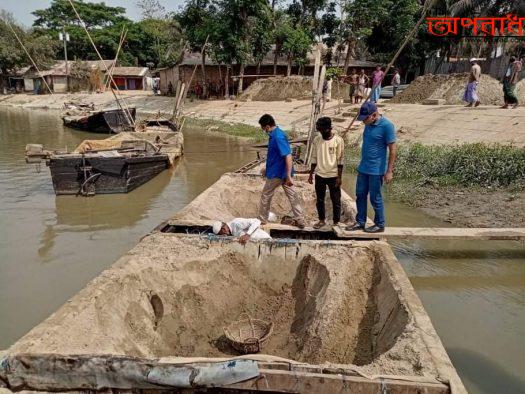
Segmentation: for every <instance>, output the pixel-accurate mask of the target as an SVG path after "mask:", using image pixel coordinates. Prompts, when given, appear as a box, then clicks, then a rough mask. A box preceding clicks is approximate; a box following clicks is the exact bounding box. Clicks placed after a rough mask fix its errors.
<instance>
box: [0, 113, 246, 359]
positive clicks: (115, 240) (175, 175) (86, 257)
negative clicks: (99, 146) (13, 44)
mask: <svg viewBox="0 0 525 394" xmlns="http://www.w3.org/2000/svg"><path fill="white" fill-rule="evenodd" d="M104 137H105V136H104V135H100V134H91V133H85V132H81V131H75V130H70V129H66V128H64V127H63V126H62V121H61V120H60V118H59V117H58V114H57V113H56V112H54V111H27V110H20V109H6V108H0V190H1V191H2V193H1V194H0V222H1V223H2V224H3V225H2V227H1V229H0V349H2V348H5V347H7V346H9V344H10V343H12V342H14V341H16V339H17V338H19V337H20V336H21V335H23V334H24V333H26V332H27V331H28V330H29V329H30V328H31V327H33V326H34V325H35V324H37V323H39V322H40V321H42V320H43V319H44V318H46V317H47V316H49V315H50V314H51V313H52V312H53V311H54V310H56V309H57V308H58V307H59V306H60V305H61V304H63V303H64V301H66V300H67V299H68V298H69V297H71V296H73V295H74V294H75V293H76V292H78V291H79V290H80V289H81V288H82V287H83V286H85V284H86V283H87V282H88V281H89V280H90V279H92V278H94V277H95V276H96V275H97V274H98V273H100V272H101V271H102V270H103V269H104V268H106V267H107V266H109V265H110V264H111V263H113V262H114V261H115V260H116V259H118V257H119V256H121V255H122V254H124V253H125V252H126V251H127V250H129V249H130V248H131V247H133V245H135V244H136V243H137V241H138V240H139V239H140V238H141V237H142V236H144V235H145V234H146V233H148V232H149V231H151V230H152V229H153V228H155V227H156V226H157V225H158V224H159V223H160V222H162V221H163V220H165V219H167V218H169V217H170V216H172V215H173V214H174V213H175V212H176V211H178V210H179V209H181V208H182V207H184V206H185V205H186V204H187V203H188V202H189V201H191V200H192V199H193V198H194V197H195V196H196V195H198V194H199V193H200V192H202V191H203V190H204V189H205V188H207V187H208V186H209V185H210V184H212V183H213V182H214V181H215V180H217V179H218V178H219V177H220V175H221V174H222V173H223V172H224V171H231V170H234V169H236V168H238V167H240V166H241V165H242V164H244V163H245V162H247V161H249V160H251V159H253V158H254V153H253V152H252V151H251V149H250V148H249V147H247V146H246V145H244V144H241V143H239V141H238V140H236V139H234V138H228V137H225V136H221V135H216V134H210V133H205V132H202V131H200V130H194V129H186V131H185V151H186V152H187V153H186V155H185V156H184V157H183V158H182V159H180V160H179V161H178V163H177V165H176V167H175V168H174V169H173V170H170V171H165V172H163V173H161V174H160V175H158V176H157V177H155V178H154V179H153V180H152V181H150V182H148V183H147V184H146V185H142V186H141V187H139V188H137V189H136V190H134V191H132V192H131V193H128V194H116V195H98V196H95V197H93V198H84V197H74V196H58V197H56V196H55V194H54V192H53V187H52V184H51V178H50V175H49V169H48V168H47V167H46V166H45V165H43V166H42V167H41V171H40V172H39V173H38V172H36V171H35V166H33V165H27V164H26V163H25V160H24V149H25V145H26V144H27V143H42V144H44V145H45V146H46V147H48V148H65V147H66V146H67V147H68V148H69V149H70V150H71V149H72V148H74V147H75V146H76V145H78V144H79V143H80V142H81V141H82V140H84V139H87V138H89V139H99V138H104Z"/></svg>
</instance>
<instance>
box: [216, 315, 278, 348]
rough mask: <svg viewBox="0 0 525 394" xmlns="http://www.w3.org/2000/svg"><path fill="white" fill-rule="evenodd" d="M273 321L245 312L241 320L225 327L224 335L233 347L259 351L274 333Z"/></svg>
mask: <svg viewBox="0 0 525 394" xmlns="http://www.w3.org/2000/svg"><path fill="white" fill-rule="evenodd" d="M272 330H273V323H268V322H265V321H264V320H259V319H253V318H251V317H250V316H249V315H248V314H246V313H243V314H242V315H241V316H240V318H239V320H237V321H235V322H233V323H232V324H230V325H229V326H228V327H225V328H224V335H226V338H227V339H228V341H229V342H230V343H231V345H232V346H233V348H234V349H235V350H237V351H239V352H241V353H244V354H250V353H259V352H260V351H261V350H262V347H263V345H264V344H265V342H267V341H268V338H269V337H270V335H271V334H272Z"/></svg>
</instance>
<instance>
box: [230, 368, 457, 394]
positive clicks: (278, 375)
mask: <svg viewBox="0 0 525 394" xmlns="http://www.w3.org/2000/svg"><path fill="white" fill-rule="evenodd" d="M259 372H260V376H259V377H258V378H255V379H250V380H246V381H244V382H239V383H234V384H231V385H228V386H225V387H227V388H229V389H240V390H254V391H269V392H274V393H275V392H278V393H361V394H368V393H370V394H372V393H373V394H376V393H382V392H385V393H389V394H397V393H399V394H400V393H403V394H405V393H421V392H422V393H427V394H438V393H440V394H441V393H450V389H449V387H448V386H447V385H445V384H443V383H439V382H436V383H429V382H412V381H409V380H401V379H400V380H394V379H367V378H364V377H360V376H345V375H329V374H324V373H309V372H306V373H305V372H297V371H280V370H274V369H260V370H259Z"/></svg>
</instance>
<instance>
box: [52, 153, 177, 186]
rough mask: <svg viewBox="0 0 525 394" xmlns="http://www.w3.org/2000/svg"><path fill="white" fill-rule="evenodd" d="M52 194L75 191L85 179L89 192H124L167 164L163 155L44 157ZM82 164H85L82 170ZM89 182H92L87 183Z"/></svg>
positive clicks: (153, 174) (161, 169)
mask: <svg viewBox="0 0 525 394" xmlns="http://www.w3.org/2000/svg"><path fill="white" fill-rule="evenodd" d="M48 166H49V168H50V171H51V178H52V180H53V188H54V190H55V194H56V195H63V194H78V193H79V192H82V185H83V184H84V182H85V181H86V179H88V178H89V177H90V176H93V175H97V174H100V175H98V176H96V178H94V179H93V180H92V181H90V182H88V183H87V184H86V186H89V187H90V188H91V189H90V190H92V192H93V194H111V193H128V192H130V191H131V190H133V189H136V188H137V187H139V186H140V185H142V184H144V183H146V182H148V181H149V180H150V179H152V178H154V177H155V176H156V175H158V174H160V173H161V172H162V171H164V170H165V169H166V168H168V167H169V158H168V156H167V155H152V156H139V157H92V158H90V157H84V158H83V157H82V155H74V156H72V157H60V158H51V159H50V160H49V161H48ZM84 168H87V170H86V174H85V173H84ZM91 184H92V185H91Z"/></svg>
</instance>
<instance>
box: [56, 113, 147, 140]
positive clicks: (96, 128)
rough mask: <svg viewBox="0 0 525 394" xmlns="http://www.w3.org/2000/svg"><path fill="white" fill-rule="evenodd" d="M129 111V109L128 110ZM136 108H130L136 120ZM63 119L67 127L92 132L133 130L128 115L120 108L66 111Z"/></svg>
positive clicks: (108, 132)
mask: <svg viewBox="0 0 525 394" xmlns="http://www.w3.org/2000/svg"><path fill="white" fill-rule="evenodd" d="M126 112H127V111H126ZM136 112H137V111H136V108H130V109H129V115H130V116H131V118H132V119H133V120H135V115H136ZM62 121H63V122H64V125H65V126H67V127H71V128H73V129H78V130H83V131H89V132H92V133H107V134H110V133H120V132H121V131H130V130H133V125H132V124H130V122H129V118H128V115H127V114H125V113H124V110H122V109H120V108H116V109H107V110H97V111H87V112H86V111H80V113H78V112H77V111H74V112H71V111H66V113H65V114H63V115H62Z"/></svg>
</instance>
